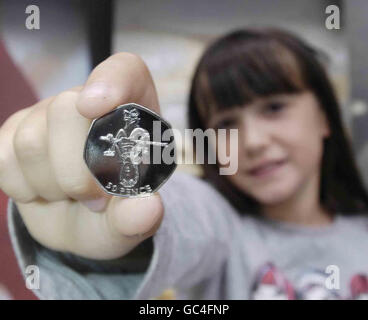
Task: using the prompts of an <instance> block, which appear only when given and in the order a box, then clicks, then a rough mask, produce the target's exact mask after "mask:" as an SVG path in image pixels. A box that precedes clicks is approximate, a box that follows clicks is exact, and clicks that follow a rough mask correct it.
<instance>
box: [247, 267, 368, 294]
mask: <svg viewBox="0 0 368 320" xmlns="http://www.w3.org/2000/svg"><path fill="white" fill-rule="evenodd" d="M327 277H328V274H326V273H325V272H324V271H323V270H319V269H312V268H307V269H305V270H303V271H302V272H301V273H300V275H299V276H298V277H297V279H296V281H295V282H294V283H291V281H289V279H287V278H286V276H285V275H284V274H283V273H282V271H280V270H279V269H278V268H277V267H276V266H275V265H274V264H273V263H271V262H268V263H266V264H264V265H262V266H261V267H260V268H259V271H258V272H257V274H256V277H255V281H254V284H253V287H252V293H251V298H252V299H254V300H295V299H297V300H338V299H354V300H368V277H367V275H365V274H355V275H353V276H352V278H351V281H350V288H349V292H350V295H349V296H348V297H342V296H340V295H339V292H338V291H339V290H336V289H329V288H328V287H327V285H326V279H327Z"/></svg>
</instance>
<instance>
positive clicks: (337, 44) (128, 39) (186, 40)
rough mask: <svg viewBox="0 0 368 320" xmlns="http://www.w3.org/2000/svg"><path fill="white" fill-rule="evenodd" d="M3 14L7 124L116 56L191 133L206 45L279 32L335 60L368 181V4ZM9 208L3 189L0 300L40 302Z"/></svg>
mask: <svg viewBox="0 0 368 320" xmlns="http://www.w3.org/2000/svg"><path fill="white" fill-rule="evenodd" d="M28 5H37V6H38V7H39V9H40V29H39V30H28V29H27V28H26V26H25V20H26V18H27V16H28V15H27V14H26V13H25V10H26V7H27V6H28ZM329 5H336V6H337V7H338V8H339V9H340V29H332V30H329V29H327V28H326V25H325V23H326V19H327V18H328V16H330V15H331V13H326V8H327V6H329ZM0 6H1V7H0V14H1V20H0V97H1V98H0V125H1V124H2V123H3V121H4V120H5V119H6V118H8V117H9V115H11V114H12V113H14V112H15V111H17V110H19V109H21V108H24V107H27V106H30V105H32V104H33V103H35V102H36V101H37V100H38V99H40V98H45V97H48V96H51V95H55V94H57V93H59V92H60V91H62V90H65V89H68V88H70V87H73V86H76V85H80V84H83V83H84V82H85V80H86V78H87V76H88V73H89V72H90V70H91V68H92V67H93V66H94V65H96V64H97V63H98V62H100V61H102V60H103V59H104V58H106V57H107V56H108V55H109V54H110V53H116V52H119V51H129V52H133V53H136V54H139V55H140V56H141V57H142V58H143V60H144V61H145V62H146V64H147V65H148V67H149V69H150V70H151V73H152V76H153V78H154V81H155V84H156V87H157V90H158V95H159V99H160V103H161V110H162V115H163V116H164V117H165V118H166V119H167V120H168V121H169V122H170V123H171V124H172V125H173V127H175V128H178V129H181V130H183V129H184V128H185V126H186V122H185V118H186V103H187V96H188V92H189V85H190V80H191V76H192V72H193V70H194V67H195V65H196V63H197V62H198V59H199V57H200V55H201V53H202V52H203V50H204V48H205V47H206V45H207V44H208V43H209V42H210V41H212V40H213V39H215V38H217V37H218V36H220V35H223V34H224V33H226V32H229V31H231V30H234V29H236V28H242V27H246V26H273V27H281V28H284V29H287V30H291V31H293V32H295V33H297V34H298V35H300V36H301V37H303V38H304V39H306V40H307V41H308V42H310V43H311V44H312V45H314V46H315V47H317V48H319V49H321V50H323V51H324V52H325V53H326V54H327V55H328V56H329V63H328V71H329V73H330V76H331V79H332V81H333V83H334V86H335V88H336V91H337V94H338V97H339V99H340V101H341V105H342V113H343V116H344V121H345V125H346V128H347V130H348V131H349V133H350V136H351V139H352V142H353V145H354V149H355V152H356V155H357V157H358V161H359V164H360V167H361V170H362V172H363V175H364V177H365V180H366V182H368V168H367V166H366V165H365V164H366V163H367V159H368V144H367V143H366V142H367V141H368V139H367V138H368V126H367V124H368V112H367V102H368V90H366V82H367V74H368V72H367V66H368V64H367V62H366V55H367V54H368V42H367V41H366V34H367V33H368V23H367V22H366V17H367V15H368V1H366V0H349V1H344V0H337V1H336V0H335V1H328V0H314V1H305V0H274V1H268V0H257V1H256V0H252V1H250V0H241V1H240V0H227V1H224V0H202V1H197V0H186V1H182V0H115V1H110V0H84V1H82V0H59V1H56V0H47V1H46V0H42V1H36V0H32V1H31V0H27V1H25V0H17V1H12V0H2V1H0ZM110 17H111V18H110ZM110 34H111V37H110ZM92 49H93V54H91V50H92ZM0 152H1V150H0ZM180 170H187V171H188V170H189V171H191V172H193V173H194V174H197V173H198V171H197V169H196V168H193V167H188V166H185V167H184V166H182V167H181V168H180ZM6 207H7V198H6V196H5V194H3V193H1V190H0V299H1V298H3V299H7V298H8V299H11V298H14V299H32V298H33V299H34V298H35V297H34V296H33V295H32V294H31V293H30V292H29V291H28V290H27V289H26V288H25V284H24V281H23V280H22V278H21V274H20V271H19V270H18V268H17V266H16V261H15V258H14V255H13V252H12V250H11V248H10V242H9V237H8V233H7V228H6Z"/></svg>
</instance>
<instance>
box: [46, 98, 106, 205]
mask: <svg viewBox="0 0 368 320" xmlns="http://www.w3.org/2000/svg"><path fill="white" fill-rule="evenodd" d="M77 99H78V92H75V91H65V92H63V93H61V94H59V95H58V96H57V97H56V98H55V99H54V100H53V101H52V103H51V104H50V106H49V108H48V110H47V126H48V130H49V133H48V149H49V157H50V162H51V165H52V167H53V170H54V172H55V176H56V180H57V182H58V184H59V185H60V188H61V189H62V190H63V191H64V192H65V193H66V194H67V195H68V196H69V197H70V198H72V199H75V200H78V201H95V200H97V199H104V201H105V202H106V201H107V200H108V199H110V198H111V196H109V195H107V194H106V193H105V192H104V191H102V189H101V188H100V187H99V186H98V185H97V182H96V181H95V179H94V177H93V176H92V174H91V172H90V171H89V169H88V167H87V165H86V163H85V162H84V159H83V149H84V144H85V141H86V138H87V133H88V130H89V127H90V124H91V120H89V119H86V118H85V117H83V116H81V115H80V114H79V112H78V111H77V109H76V101H77Z"/></svg>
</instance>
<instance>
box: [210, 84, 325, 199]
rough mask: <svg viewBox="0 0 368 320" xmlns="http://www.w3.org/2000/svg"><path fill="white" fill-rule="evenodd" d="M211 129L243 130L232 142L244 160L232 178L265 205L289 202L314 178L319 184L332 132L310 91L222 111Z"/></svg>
mask: <svg viewBox="0 0 368 320" xmlns="http://www.w3.org/2000/svg"><path fill="white" fill-rule="evenodd" d="M208 127H210V128H215V129H219V128H223V129H232V128H235V129H238V130H239V131H238V141H237V142H236V141H230V139H228V140H227V148H226V149H228V150H230V149H229V148H230V145H231V148H238V153H236V152H232V153H231V154H234V156H237V157H238V159H237V161H238V171H237V172H236V173H235V174H234V175H230V176H226V177H227V178H228V179H229V180H230V181H231V182H232V183H233V184H234V185H236V186H237V187H238V188H239V189H240V190H242V191H244V193H246V194H248V195H250V196H251V197H253V198H254V199H255V200H257V201H258V202H259V203H260V204H262V205H273V204H277V203H280V202H282V201H284V200H287V199H288V198H289V197H291V196H293V195H295V194H297V192H298V191H300V190H302V189H303V187H304V186H306V185H307V182H308V181H311V180H310V179H311V178H312V177H314V178H317V179H318V180H317V181H319V172H320V164H321V160H322V154H323V138H325V137H327V136H328V135H329V134H330V131H329V127H328V124H327V121H326V118H325V116H324V113H323V112H322V110H321V108H320V107H319V104H318V101H317V99H316V97H315V96H314V94H313V93H311V92H309V91H306V92H302V93H298V94H282V95H281V94H280V95H275V96H271V97H267V98H262V99H256V100H255V101H253V102H252V103H250V104H249V105H246V106H245V107H236V108H233V109H231V110H226V111H221V112H216V113H215V114H213V115H212V116H211V117H210V118H209V122H208ZM227 136H229V134H228V135H227ZM226 149H225V148H218V150H217V152H218V154H219V153H220V152H226ZM222 159H224V157H222ZM233 160H235V159H233ZM233 160H232V159H230V161H233ZM235 161H236V160H235Z"/></svg>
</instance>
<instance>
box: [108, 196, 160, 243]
mask: <svg viewBox="0 0 368 320" xmlns="http://www.w3.org/2000/svg"><path fill="white" fill-rule="evenodd" d="M106 210H107V212H106V214H107V218H108V223H109V226H110V230H111V231H112V232H113V233H115V235H120V236H125V237H136V236H139V237H142V240H143V239H145V238H148V237H149V236H151V235H153V234H154V233H155V231H156V230H157V229H158V227H159V225H160V222H161V220H162V217H163V211H164V209H163V204H162V201H161V198H160V195H159V194H158V193H155V194H154V195H152V196H148V197H139V198H129V199H122V198H120V197H112V199H111V201H110V203H109V205H108V208H107V209H106Z"/></svg>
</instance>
